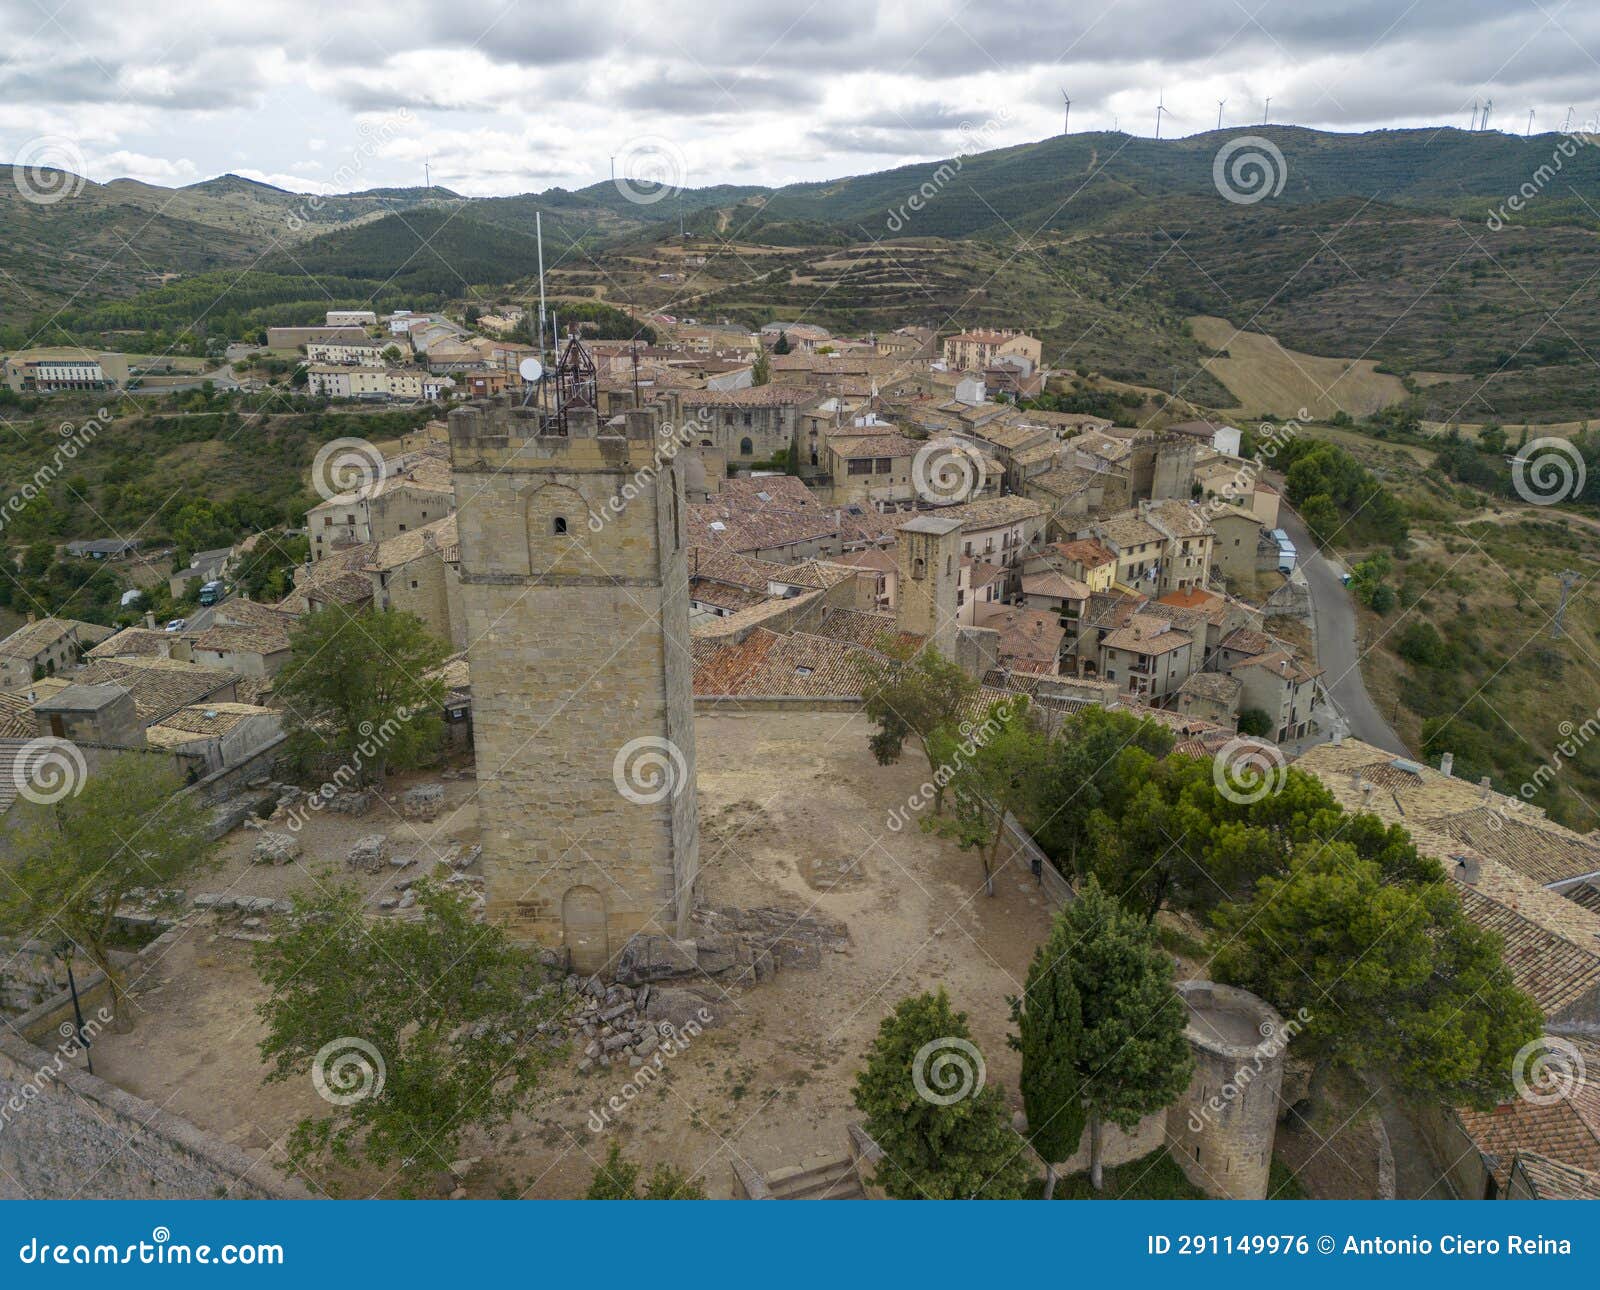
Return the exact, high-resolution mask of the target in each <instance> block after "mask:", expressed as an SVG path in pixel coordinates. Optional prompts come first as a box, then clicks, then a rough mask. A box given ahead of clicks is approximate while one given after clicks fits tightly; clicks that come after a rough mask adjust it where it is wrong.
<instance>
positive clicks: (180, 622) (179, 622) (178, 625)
mask: <svg viewBox="0 0 1600 1290" xmlns="http://www.w3.org/2000/svg"><path fill="white" fill-rule="evenodd" d="M188 625H189V620H188V619H187V618H174V619H173V620H172V621H171V622H170V623H168V624H167V626H166V630H167V631H169V632H181V631H182V630H183V629H184V628H185V627H187V626H188Z"/></svg>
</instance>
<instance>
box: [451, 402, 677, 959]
mask: <svg viewBox="0 0 1600 1290" xmlns="http://www.w3.org/2000/svg"><path fill="white" fill-rule="evenodd" d="M625 422H626V432H625V433H624V432H623V431H622V430H621V429H613V428H612V427H610V426H608V427H606V428H604V429H602V428H600V427H599V426H598V425H597V422H596V416H595V413H594V411H593V409H591V408H569V410H568V413H567V425H566V433H565V434H563V433H560V426H559V423H557V422H556V421H554V420H553V419H551V420H548V421H547V420H546V419H544V418H543V417H542V416H541V415H540V413H539V411H538V410H537V409H535V408H519V407H513V406H511V404H510V403H509V402H508V401H501V402H496V403H476V404H472V405H469V406H466V407H461V408H457V409H455V410H454V411H452V412H451V413H450V452H451V459H452V462H453V464H454V467H455V488H456V506H457V516H458V524H459V528H460V535H461V601H462V606H463V609H464V611H465V615H466V625H467V640H468V645H467V657H468V661H469V663H470V666H471V674H472V708H473V743H474V746H475V749H476V753H477V776H478V811H479V822H480V824H481V826H482V834H483V859H484V870H485V874H486V876H487V879H488V882H487V887H488V900H489V909H488V913H489V917H490V918H491V919H497V920H501V921H503V922H504V923H505V924H506V925H507V926H508V927H509V929H510V931H511V934H512V935H513V936H514V937H516V938H517V939H519V940H524V941H538V942H539V943H541V944H544V945H549V946H564V947H565V948H566V949H567V950H568V951H569V952H570V954H571V962H572V966H573V968H574V969H575V970H577V971H581V972H596V971H600V970H602V969H603V968H605V967H606V965H607V964H608V963H609V962H611V961H612V960H613V959H614V958H615V957H616V955H617V954H618V953H619V952H620V951H621V949H622V947H623V945H624V944H625V943H626V942H627V940H628V938H629V937H631V936H633V935H634V934H635V933H637V932H651V933H656V934H665V935H668V936H677V935H680V934H681V933H682V931H683V930H684V928H685V926H686V923H687V920H688V916H689V911H690V907H691V903H692V900H693V895H694V884H695V878H696V874H697V870H698V866H699V850H698V820H697V817H696V809H695V783H694V765H695V763H694V700H693V695H692V693H691V690H690V672H691V659H690V653H689V588H688V577H687V572H686V568H685V560H684V524H685V521H686V518H687V515H686V508H685V502H684V496H683V485H682V480H681V479H680V471H679V466H678V463H677V462H676V461H675V456H676V449H675V441H673V440H669V439H667V438H663V436H662V433H661V428H660V426H659V425H658V420H657V414H656V412H655V411H654V410H637V411H629V412H627V413H626V414H625Z"/></svg>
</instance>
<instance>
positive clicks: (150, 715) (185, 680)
mask: <svg viewBox="0 0 1600 1290" xmlns="http://www.w3.org/2000/svg"><path fill="white" fill-rule="evenodd" d="M72 679H73V681H74V682H76V683H77V684H79V685H120V686H121V687H122V688H123V689H125V690H127V691H128V693H129V694H131V695H132V696H133V706H134V709H135V710H136V711H137V712H138V714H139V719H140V720H141V721H142V722H144V724H145V725H147V726H148V725H154V724H155V723H156V722H158V721H161V720H163V719H165V718H166V717H169V716H171V715H172V714H173V713H174V712H177V711H178V710H179V709H180V708H187V707H191V706H193V705H194V704H197V703H200V702H202V701H203V700H204V699H206V698H207V697H209V696H210V695H213V694H215V693H217V691H219V690H224V689H227V688H228V687H229V686H231V685H234V684H235V683H236V682H237V681H238V679H239V678H238V677H237V676H236V675H235V674H234V673H232V672H229V671H227V670H225V669H223V668H219V667H202V666H200V665H199V664H196V663H179V662H175V661H174V660H172V659H167V658H140V659H114V658H108V659H97V660H96V661H95V662H93V663H89V664H87V665H86V666H85V667H83V668H81V669H79V670H78V671H77V672H75V673H73V678H72Z"/></svg>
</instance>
